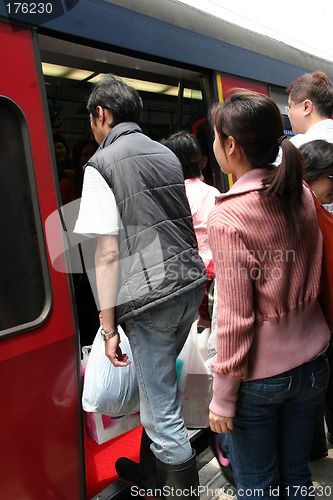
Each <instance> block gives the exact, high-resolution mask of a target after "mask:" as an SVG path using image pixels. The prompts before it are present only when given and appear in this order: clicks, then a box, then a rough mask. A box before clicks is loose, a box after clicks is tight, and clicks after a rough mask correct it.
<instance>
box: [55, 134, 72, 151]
mask: <svg viewBox="0 0 333 500" xmlns="http://www.w3.org/2000/svg"><path fill="white" fill-rule="evenodd" d="M57 142H60V143H61V144H63V145H64V146H65V148H66V151H67V154H69V147H68V144H67V141H66V139H65V138H64V137H63V136H62V135H60V134H53V144H56V143H57Z"/></svg>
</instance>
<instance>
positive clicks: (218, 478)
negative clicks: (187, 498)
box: [198, 446, 333, 500]
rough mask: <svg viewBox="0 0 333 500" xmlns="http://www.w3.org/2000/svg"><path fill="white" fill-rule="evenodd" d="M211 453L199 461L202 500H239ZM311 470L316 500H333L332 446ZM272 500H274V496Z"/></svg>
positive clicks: (313, 463) (202, 456)
mask: <svg viewBox="0 0 333 500" xmlns="http://www.w3.org/2000/svg"><path fill="white" fill-rule="evenodd" d="M209 453H211V452H210V451H206V452H204V453H202V454H201V455H199V460H198V464H199V478H200V485H201V487H204V491H202V493H201V494H200V500H237V496H236V490H235V488H233V487H232V486H231V485H230V484H229V483H228V482H227V481H226V479H225V478H224V476H223V474H222V472H221V468H220V466H219V464H218V462H217V460H216V458H215V457H213V455H212V454H211V456H212V458H211V459H209ZM201 465H202V466H201ZM200 466H201V467H200ZM310 469H311V472H312V481H313V485H314V488H315V491H316V499H318V500H333V448H332V446H330V448H329V451H328V456H327V457H326V458H322V459H320V460H316V461H313V462H310ZM258 500H260V497H258ZM272 500H274V497H273V496H272Z"/></svg>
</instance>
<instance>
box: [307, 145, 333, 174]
mask: <svg viewBox="0 0 333 500" xmlns="http://www.w3.org/2000/svg"><path fill="white" fill-rule="evenodd" d="M299 149H300V151H301V152H302V154H303V156H304V159H305V174H304V180H305V181H306V182H312V181H315V180H316V179H318V177H321V176H322V175H332V173H333V144H331V143H330V142H327V141H322V140H316V141H310V142H307V143H306V144H302V146H300V148H299Z"/></svg>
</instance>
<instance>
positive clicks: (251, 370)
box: [208, 169, 330, 417]
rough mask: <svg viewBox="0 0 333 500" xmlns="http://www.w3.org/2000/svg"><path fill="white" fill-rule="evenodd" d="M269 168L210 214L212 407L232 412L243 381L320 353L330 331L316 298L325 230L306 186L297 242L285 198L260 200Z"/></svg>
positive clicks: (249, 177) (253, 174) (246, 179)
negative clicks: (290, 233) (214, 312)
mask: <svg viewBox="0 0 333 500" xmlns="http://www.w3.org/2000/svg"><path fill="white" fill-rule="evenodd" d="M266 175H267V171H266V170H264V169H255V170H251V171H250V172H247V173H246V174H244V175H243V176H242V177H241V178H240V179H239V180H238V181H237V182H236V183H235V184H234V186H233V187H232V188H231V189H230V190H229V191H228V192H227V193H224V194H222V195H220V196H218V197H217V204H216V206H215V207H214V209H213V210H212V211H211V213H210V216H209V221H208V236H209V243H210V247H211V250H212V253H213V260H214V265H215V272H216V280H217V289H218V320H217V324H218V326H217V358H216V361H214V362H213V363H212V366H213V368H214V371H215V377H214V396H213V400H212V402H211V405H210V409H211V411H213V412H214V413H216V414H217V415H221V416H224V417H232V416H234V415H235V408H236V401H237V393H238V389H239V384H240V382H241V380H253V379H260V378H265V377H271V376H273V375H277V374H279V373H283V372H285V371H287V370H290V369H292V368H295V367H296V366H299V365H301V364H302V363H305V362H307V361H309V360H311V359H312V358H313V357H314V356H316V355H317V354H318V353H319V352H320V351H321V350H322V349H323V348H324V347H325V345H326V344H327V343H328V342H329V339H330V331H329V329H328V326H327V324H326V321H325V319H324V316H323V314H322V311H321V308H320V306H319V303H318V301H317V296H318V292H319V283H320V273H321V259H322V236H321V233H320V231H319V227H318V222H317V215H316V211H315V208H314V204H313V200H312V195H311V193H310V192H309V191H308V189H306V188H304V195H303V201H304V207H303V208H302V210H301V213H300V216H301V219H302V226H301V227H303V228H304V232H303V237H302V238H301V241H300V242H299V243H298V244H297V246H294V245H293V244H292V243H291V241H290V240H289V238H288V237H287V233H286V223H285V218H284V215H283V211H282V204H281V200H280V199H279V198H277V197H268V198H264V199H261V198H260V194H259V191H260V189H261V188H262V179H263V178H264V177H265V176H266Z"/></svg>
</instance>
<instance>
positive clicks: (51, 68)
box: [42, 63, 202, 100]
mask: <svg viewBox="0 0 333 500" xmlns="http://www.w3.org/2000/svg"><path fill="white" fill-rule="evenodd" d="M42 67H43V73H44V75H46V76H53V77H58V78H67V79H70V80H79V81H80V80H86V81H88V82H89V83H96V82H98V81H99V80H101V78H103V76H105V73H99V74H98V75H95V74H94V72H93V71H86V70H81V69H76V68H69V67H67V66H59V65H57V64H50V63H42ZM94 75H95V76H94ZM90 77H91V78H90ZM121 79H122V80H124V82H126V83H127V84H128V85H131V86H132V87H134V88H135V89H136V90H138V91H139V92H140V91H141V92H151V93H154V94H165V95H170V96H174V97H177V96H178V87H175V86H171V85H166V84H164V83H155V82H148V81H145V80H136V79H135V78H126V77H121ZM183 95H184V97H185V98H189V99H200V100H201V99H202V93H201V91H200V90H192V89H187V88H185V89H184V94H183Z"/></svg>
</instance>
